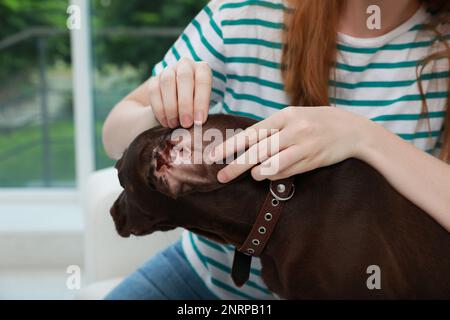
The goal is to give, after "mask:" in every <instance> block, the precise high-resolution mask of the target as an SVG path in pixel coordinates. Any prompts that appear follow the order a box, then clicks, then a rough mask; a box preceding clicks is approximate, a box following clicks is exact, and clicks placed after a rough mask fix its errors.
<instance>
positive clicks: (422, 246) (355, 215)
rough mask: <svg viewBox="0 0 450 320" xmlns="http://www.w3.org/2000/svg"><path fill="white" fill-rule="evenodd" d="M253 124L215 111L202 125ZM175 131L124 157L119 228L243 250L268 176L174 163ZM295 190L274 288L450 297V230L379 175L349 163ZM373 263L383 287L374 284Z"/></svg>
mask: <svg viewBox="0 0 450 320" xmlns="http://www.w3.org/2000/svg"><path fill="white" fill-rule="evenodd" d="M253 123H254V121H253V120H250V119H247V118H241V117H232V116H225V115H216V116H210V117H209V120H208V121H207V123H206V124H205V125H204V126H203V128H204V129H208V128H217V129H219V130H221V131H222V132H224V131H225V129H226V128H246V127H248V126H250V125H251V124H253ZM191 130H192V129H191ZM171 132H172V130H170V129H166V128H161V127H157V128H153V129H150V130H148V131H146V132H144V133H142V134H141V135H140V136H138V137H137V138H136V139H135V140H134V142H133V143H132V144H131V145H130V147H129V148H128V150H127V151H126V152H125V154H124V155H123V157H122V159H121V160H119V161H118V163H117V165H116V167H117V169H118V171H119V179H120V183H121V185H122V186H123V187H124V189H125V190H124V191H123V192H122V194H121V195H120V196H119V198H118V199H117V201H116V202H115V203H114V206H113V207H112V208H111V215H112V217H113V219H114V222H115V225H116V228H117V231H118V233H119V234H120V235H121V236H124V237H128V236H129V235H130V234H133V235H138V236H141V235H146V234H150V233H152V232H154V231H158V230H161V231H165V230H170V229H173V228H176V227H183V228H185V229H188V230H191V231H193V232H195V233H197V234H199V235H202V236H205V237H208V238H210V239H212V240H215V241H218V242H221V243H228V244H232V245H234V246H236V247H239V246H240V245H241V244H242V243H243V242H244V240H245V239H246V237H247V235H248V233H249V232H250V230H251V228H252V225H253V223H254V221H255V218H256V215H257V213H258V211H259V208H260V206H261V205H262V203H263V201H264V199H265V197H266V195H267V192H268V182H267V181H266V182H256V181H254V180H253V179H252V178H251V177H250V176H249V175H248V174H246V175H243V176H242V177H241V178H239V179H237V180H236V181H233V182H231V183H228V184H225V185H223V184H220V183H219V182H217V180H216V174H217V172H218V170H219V169H220V168H222V167H223V166H224V165H219V164H212V165H206V164H174V163H173V162H172V161H171V157H170V154H171V152H172V150H173V148H174V146H175V145H176V142H175V141H172V140H171ZM195 152H197V150H195V149H194V150H193V153H195ZM191 156H192V155H191ZM295 188H296V192H295V196H294V197H293V198H292V199H291V200H289V201H288V202H286V204H285V207H284V209H283V214H282V216H281V218H280V220H279V222H278V224H277V226H276V228H275V231H274V233H273V234H272V237H271V238H270V240H269V242H268V244H267V246H266V248H265V249H264V251H263V253H262V255H261V263H262V277H263V279H264V281H265V283H266V285H267V286H268V288H269V289H270V290H271V291H273V292H275V293H276V294H278V295H279V296H280V297H282V298H287V299H316V298H323V299H344V298H350V299H422V298H423V299H432V298H438V299H450V234H449V233H448V232H447V231H446V230H445V229H444V228H442V227H441V226H440V225H439V224H437V223H436V222H435V221H434V220H432V219H431V218H430V217H429V215H428V214H426V213H425V212H423V211H422V210H420V209H419V208H417V207H416V206H415V205H414V204H412V203H411V202H410V201H408V200H407V199H406V198H404V197H403V196H402V195H400V194H399V193H398V192H397V191H395V190H394V189H393V188H392V187H391V186H390V185H389V184H388V182H387V181H386V180H385V179H384V178H383V177H382V176H381V175H380V174H379V173H378V172H377V171H375V170H374V169H372V168H371V167H370V166H368V165H367V164H365V163H363V162H361V161H358V160H354V159H349V160H346V161H343V162H342V163H339V164H336V165H333V166H330V167H326V168H321V169H318V170H314V171H312V172H309V173H305V174H301V175H298V176H296V178H295ZM372 265H376V266H378V267H379V268H380V275H381V289H368V286H367V279H368V278H369V277H370V275H371V273H370V272H369V273H368V267H369V266H372ZM369 270H370V269H369Z"/></svg>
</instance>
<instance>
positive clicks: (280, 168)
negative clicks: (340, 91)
mask: <svg viewBox="0 0 450 320" xmlns="http://www.w3.org/2000/svg"><path fill="white" fill-rule="evenodd" d="M370 124H371V122H370V121H369V120H368V119H366V118H363V117H362V116H359V115H356V114H353V113H350V112H349V111H346V110H344V109H338V108H333V107H288V108H285V109H283V110H281V111H279V112H277V113H275V114H274V115H272V116H271V117H269V118H267V119H265V120H263V121H261V122H258V123H257V124H255V125H253V126H251V127H249V128H247V129H246V130H244V131H243V132H241V133H239V134H237V135H235V136H234V137H233V138H230V139H228V140H227V141H225V142H224V143H223V144H221V145H218V146H217V147H216V148H215V150H214V153H213V156H212V160H214V161H218V160H220V159H223V158H226V157H228V156H230V155H233V154H234V153H235V152H240V151H243V150H245V149H246V148H247V147H248V150H247V151H246V152H245V153H243V154H242V155H240V156H239V157H238V158H237V159H235V160H233V162H231V163H230V164H229V165H228V166H226V167H225V168H223V169H222V170H221V171H219V173H218V176H217V178H218V180H219V181H220V182H222V183H225V182H228V181H230V180H233V179H234V178H236V177H237V176H239V175H240V174H242V173H243V172H245V171H247V170H249V169H250V168H252V167H253V169H252V171H251V174H252V176H253V178H254V179H256V180H263V179H266V178H267V179H270V180H277V179H282V178H286V177H290V176H292V175H295V174H299V173H302V172H306V171H310V170H313V169H316V168H319V167H324V166H328V165H332V164H334V163H337V162H340V161H342V160H344V159H347V158H351V157H358V156H359V152H360V146H361V144H363V143H364V139H365V132H366V130H368V128H369V127H370ZM260 129H268V130H271V129H276V130H277V132H276V133H274V134H272V135H269V136H264V135H262V137H261V136H259V137H258V134H256V132H261V131H260ZM244 137H245V138H246V139H244ZM269 146H276V148H270V147H269ZM223 148H225V149H223ZM271 149H272V150H271ZM244 159H256V161H252V162H251V163H249V161H243V160H244ZM255 162H256V165H255ZM267 168H272V170H267ZM273 168H275V169H276V170H273ZM267 172H270V173H269V174H267Z"/></svg>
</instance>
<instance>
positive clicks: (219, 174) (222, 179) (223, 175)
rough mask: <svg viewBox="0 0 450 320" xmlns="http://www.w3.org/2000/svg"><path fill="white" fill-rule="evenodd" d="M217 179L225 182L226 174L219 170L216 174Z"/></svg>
mask: <svg viewBox="0 0 450 320" xmlns="http://www.w3.org/2000/svg"><path fill="white" fill-rule="evenodd" d="M217 180H219V182H220V183H226V182H227V175H226V174H225V173H223V172H222V171H219V173H218V174H217Z"/></svg>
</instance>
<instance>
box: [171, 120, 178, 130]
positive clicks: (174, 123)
mask: <svg viewBox="0 0 450 320" xmlns="http://www.w3.org/2000/svg"><path fill="white" fill-rule="evenodd" d="M169 127H171V128H176V127H178V119H177V118H173V119H170V120H169Z"/></svg>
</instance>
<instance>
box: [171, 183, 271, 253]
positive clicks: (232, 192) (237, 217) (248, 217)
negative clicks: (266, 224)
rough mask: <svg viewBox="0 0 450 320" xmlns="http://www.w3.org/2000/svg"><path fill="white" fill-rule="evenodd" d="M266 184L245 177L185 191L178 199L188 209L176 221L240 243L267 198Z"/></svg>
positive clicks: (219, 237)
mask: <svg viewBox="0 0 450 320" xmlns="http://www.w3.org/2000/svg"><path fill="white" fill-rule="evenodd" d="M265 185H266V183H261V182H256V181H254V180H253V179H251V178H245V179H242V180H241V181H239V182H237V183H231V184H229V185H226V186H224V187H222V188H221V189H219V190H216V191H215V192H210V193H208V192H206V193H193V194H190V195H186V196H184V197H182V198H180V199H179V201H180V203H181V204H183V205H184V206H185V207H186V208H189V209H188V211H187V212H186V213H185V214H183V216H180V217H177V220H178V223H177V224H178V226H180V227H183V228H185V229H188V230H191V231H193V232H195V233H197V234H200V235H203V236H206V237H208V238H211V239H212V240H215V241H219V242H222V243H227V244H231V245H234V246H236V247H240V246H241V245H242V243H243V242H244V241H245V239H246V237H247V236H248V234H249V232H250V230H251V228H252V226H253V224H254V222H255V220H256V216H257V214H258V211H259V209H260V206H261V205H262V203H263V201H264V199H265V196H266V192H265V190H266V188H265ZM267 190H268V189H267ZM208 204H209V205H208Z"/></svg>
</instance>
